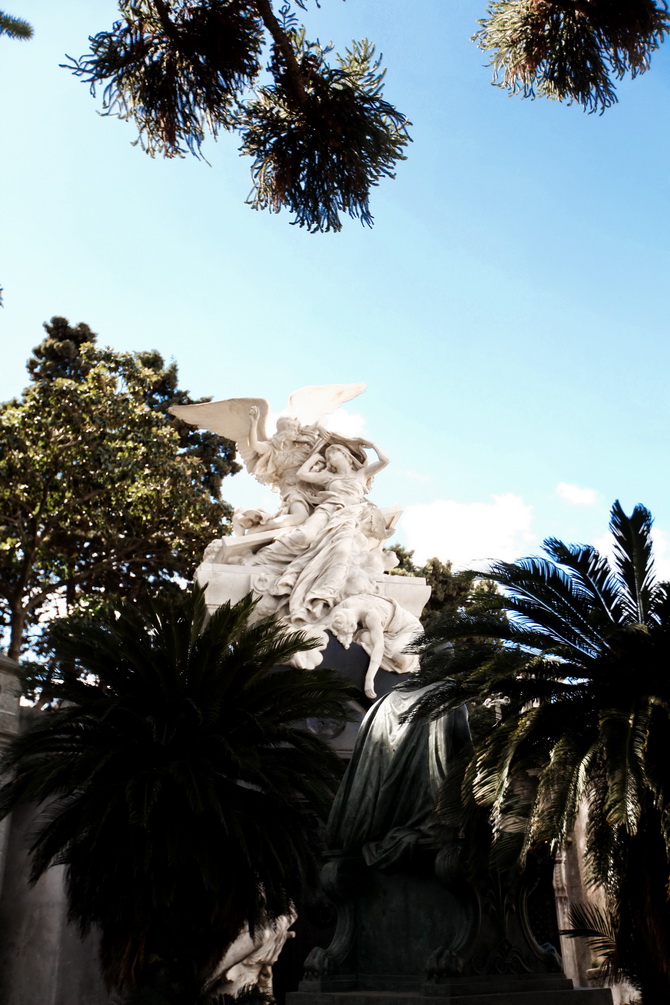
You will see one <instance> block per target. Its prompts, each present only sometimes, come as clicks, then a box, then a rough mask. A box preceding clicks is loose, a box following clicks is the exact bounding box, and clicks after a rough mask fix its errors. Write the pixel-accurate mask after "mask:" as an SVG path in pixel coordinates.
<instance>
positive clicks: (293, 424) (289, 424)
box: [277, 415, 300, 438]
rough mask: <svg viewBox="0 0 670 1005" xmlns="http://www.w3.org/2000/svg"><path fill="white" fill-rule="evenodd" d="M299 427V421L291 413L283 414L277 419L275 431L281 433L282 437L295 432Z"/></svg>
mask: <svg viewBox="0 0 670 1005" xmlns="http://www.w3.org/2000/svg"><path fill="white" fill-rule="evenodd" d="M299 429H300V423H299V422H298V420H297V419H296V418H294V417H293V416H292V415H283V416H282V417H281V419H277V433H281V435H282V438H283V437H285V436H286V435H287V434H291V435H293V434H295V433H297V432H298V430H299Z"/></svg>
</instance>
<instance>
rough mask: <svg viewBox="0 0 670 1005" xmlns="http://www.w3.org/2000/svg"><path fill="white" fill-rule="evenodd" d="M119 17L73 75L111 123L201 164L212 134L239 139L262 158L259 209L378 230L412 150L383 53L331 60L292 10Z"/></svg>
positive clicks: (182, 3)
mask: <svg viewBox="0 0 670 1005" xmlns="http://www.w3.org/2000/svg"><path fill="white" fill-rule="evenodd" d="M295 3H296V4H297V6H299V7H303V6H304V5H303V0H295ZM119 13H120V15H121V17H120V19H119V20H118V21H116V22H115V23H114V24H113V25H112V27H111V29H110V30H108V31H101V32H99V33H98V34H97V35H95V36H93V37H92V38H91V39H90V43H91V50H90V52H89V53H88V54H86V55H84V56H82V57H81V58H80V59H78V60H71V61H70V63H69V64H68V65H69V66H70V68H71V69H72V70H73V71H74V73H75V74H77V75H78V76H79V77H81V79H82V80H84V81H85V82H86V83H87V84H88V85H89V86H90V88H91V91H92V92H93V93H95V91H96V89H97V88H99V87H100V88H102V99H103V114H106V115H116V116H118V117H119V118H121V119H132V120H133V121H134V122H135V124H136V126H137V128H138V131H139V141H140V143H141V145H142V146H143V148H144V149H145V150H146V151H147V152H148V153H149V154H151V155H152V156H153V155H155V154H160V155H163V156H165V157H177V156H183V155H184V153H185V152H186V151H190V152H191V153H192V154H195V155H196V156H200V154H201V147H202V143H203V141H204V139H205V135H206V133H207V132H209V133H210V134H212V135H213V136H214V137H216V136H217V135H218V133H219V132H220V131H222V130H223V131H227V132H234V133H237V134H238V135H239V136H240V137H241V139H242V146H241V151H242V153H244V154H248V155H250V156H251V157H252V158H253V164H252V169H251V170H252V177H253V182H254V194H253V197H252V199H251V204H252V205H253V206H254V208H257V209H269V210H271V211H273V212H278V211H279V210H280V209H283V208H286V209H288V210H289V211H290V212H292V213H293V214H294V216H295V221H294V222H296V223H298V224H299V225H300V226H301V227H302V226H305V227H307V228H308V229H309V230H313V231H317V230H320V231H328V230H339V229H340V228H341V225H342V224H341V219H340V215H341V214H342V213H348V214H350V215H351V216H353V217H358V218H360V219H361V221H362V222H363V223H367V224H371V223H372V216H371V213H370V205H369V199H370V190H371V188H372V187H373V186H374V185H377V184H378V182H379V181H380V180H381V179H382V178H383V177H387V176H390V177H392V176H393V171H394V166H395V163H396V161H398V160H399V159H403V157H404V154H403V149H404V147H405V145H406V144H407V142H408V136H407V130H406V125H407V122H406V119H405V116H404V115H402V113H400V112H398V111H397V110H396V109H395V108H394V107H393V105H391V104H389V103H388V102H387V101H386V100H385V99H384V98H383V97H382V87H383V84H382V81H383V77H384V74H383V72H382V71H381V70H380V61H379V59H376V58H375V50H374V46H372V45H370V44H369V43H368V42H367V41H366V40H364V41H362V42H353V43H352V46H351V49H349V50H347V51H346V52H345V54H344V55H340V56H335V57H334V58H333V59H330V58H329V57H330V50H329V49H328V48H326V47H323V46H321V45H320V44H319V43H318V42H310V41H308V40H307V39H306V37H305V32H304V30H302V29H301V28H300V26H299V24H298V21H297V17H296V15H295V12H292V10H291V4H290V3H288V2H286V3H282V4H281V5H280V6H279V9H278V10H277V11H275V10H274V9H273V3H272V2H271V0H199V2H196V3H192V2H190V0H188V2H187V0H119ZM266 42H267V43H269V48H270V58H269V63H268V65H267V66H266V67H265V70H266V74H267V76H265V75H263V69H264V67H263V64H262V61H261V57H262V50H263V47H264V45H265V44H266Z"/></svg>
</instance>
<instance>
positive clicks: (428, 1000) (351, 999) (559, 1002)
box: [286, 988, 612, 1005]
mask: <svg viewBox="0 0 670 1005" xmlns="http://www.w3.org/2000/svg"><path fill="white" fill-rule="evenodd" d="M286 1005H612V992H611V991H610V990H609V989H607V988H571V989H564V990H541V989H540V988H533V990H525V991H512V990H510V991H500V992H489V991H486V990H483V989H482V991H480V992H476V993H475V994H466V995H462V994H459V993H456V994H451V993H449V994H447V995H440V996H437V995H435V996H433V995H431V996H430V997H426V996H424V995H418V994H416V993H412V992H407V991H400V992H389V991H340V992H328V991H323V992H317V993H313V992H309V991H294V992H292V993H291V994H288V995H287V996H286Z"/></svg>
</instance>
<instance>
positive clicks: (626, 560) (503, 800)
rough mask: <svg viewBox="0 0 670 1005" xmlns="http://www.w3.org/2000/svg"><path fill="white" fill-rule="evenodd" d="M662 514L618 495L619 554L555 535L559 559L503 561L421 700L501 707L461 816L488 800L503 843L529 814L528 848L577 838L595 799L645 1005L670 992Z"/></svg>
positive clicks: (668, 651)
mask: <svg viewBox="0 0 670 1005" xmlns="http://www.w3.org/2000/svg"><path fill="white" fill-rule="evenodd" d="M651 525H652V519H651V515H650V513H649V512H648V511H647V510H646V509H645V508H644V507H643V506H636V507H635V509H634V511H633V513H632V514H631V515H630V516H627V515H626V514H625V513H624V512H623V510H622V508H621V506H620V505H619V503H618V502H617V503H615V504H614V507H613V509H612V515H611V524H610V529H611V532H612V536H613V545H614V548H613V554H612V557H611V559H608V558H607V557H605V556H604V555H602V554H600V553H599V552H598V551H597V550H596V549H595V548H593V547H590V546H584V545H572V546H568V545H565V544H563V543H562V542H561V541H558V540H556V539H554V538H551V539H549V540H547V541H545V542H544V551H545V553H546V555H547V557H546V558H539V557H536V558H526V559H522V560H520V561H517V562H514V563H506V562H498V563H495V564H494V565H493V566H492V568H491V569H490V571H489V572H488V573H487V574H486V578H487V579H490V580H492V581H494V582H495V583H497V584H498V587H499V588H500V590H501V592H500V593H499V594H492V595H491V598H490V599H491V605H490V610H489V611H488V612H475V613H467V612H466V613H461V614H457V615H454V616H452V617H451V618H449V619H448V620H446V621H445V622H443V623H442V625H441V626H440V627H439V628H436V629H435V630H434V631H433V632H432V633H431V636H432V637H430V638H427V639H426V640H425V643H424V649H425V651H424V657H423V665H424V671H423V674H424V682H425V680H436V679H440V678H441V679H443V680H444V681H445V683H444V687H443V688H438V689H436V690H433V692H432V693H431V694H430V696H429V700H428V701H427V702H424V709H423V710H424V712H427V711H428V712H438V711H440V710H442V709H444V708H445V707H454V706H456V705H459V704H460V703H461V702H463V701H482V700H486V701H488V702H489V703H492V704H493V705H494V706H495V707H496V709H497V712H498V720H497V722H496V724H495V725H494V726H493V727H492V728H491V729H490V731H489V732H488V733H487V734H486V735H485V736H484V737H483V738H481V739H480V740H479V742H478V743H477V745H476V749H475V752H474V755H473V756H472V758H471V759H470V761H469V763H468V765H467V768H466V770H465V773H464V777H463V783H462V789H461V793H460V797H461V800H462V803H461V808H460V811H459V812H460V813H461V814H462V813H463V807H465V809H466V810H467V809H468V807H469V808H470V809H473V808H474V807H475V806H476V805H478V806H486V807H488V809H489V810H490V812H491V819H492V821H493V824H494V837H495V839H496V840H497V843H498V846H499V847H500V846H502V845H504V843H505V842H507V843H509V841H510V832H512V831H515V830H518V829H519V819H520V818H521V819H524V818H525V833H524V839H523V845H522V847H521V851H520V854H521V860H522V862H523V861H524V859H525V858H526V856H527V855H528V853H529V851H530V850H531V849H535V850H539V849H545V850H546V849H549V850H550V851H551V852H553V853H556V852H557V851H558V850H559V849H560V848H562V847H564V846H565V844H566V842H567V841H568V839H569V837H570V834H571V831H572V828H573V824H574V821H575V817H576V814H577V812H578V810H579V809H580V807H581V806H583V805H585V806H586V809H587V817H588V826H587V830H586V863H587V866H588V869H589V875H590V881H591V882H592V883H593V884H594V885H596V884H597V885H600V886H602V887H604V889H605V892H606V895H607V899H608V913H609V918H610V921H611V931H612V933H613V943H614V946H615V950H616V959H614V958H613V957H612V954H610V957H611V959H612V960H613V963H614V967H615V969H618V971H619V972H620V973H623V974H625V975H626V976H627V977H628V979H629V980H630V981H631V982H632V983H634V984H635V985H636V986H637V987H638V988H639V989H640V991H641V992H642V996H643V1001H644V1005H656V1003H661V1002H665V1003H667V1001H668V1000H670V906H669V903H668V881H669V880H670V864H669V863H670V806H669V802H668V801H669V798H670V721H669V713H670V584H669V583H662V582H658V581H657V580H656V578H655V575H654V567H653V557H652V542H651ZM445 642H450V643H452V644H453V645H452V646H445ZM528 772H530V775H531V777H536V778H537V784H536V787H535V788H534V789H530V790H529V787H528V784H527V783H524V781H523V779H524V778H526V779H527V778H528ZM529 792H530V794H529ZM520 796H523V798H520ZM524 800H525V805H524ZM449 805H450V807H451V810H452V812H453V808H454V803H453V800H452V801H451V803H450V804H449ZM594 934H595V932H594Z"/></svg>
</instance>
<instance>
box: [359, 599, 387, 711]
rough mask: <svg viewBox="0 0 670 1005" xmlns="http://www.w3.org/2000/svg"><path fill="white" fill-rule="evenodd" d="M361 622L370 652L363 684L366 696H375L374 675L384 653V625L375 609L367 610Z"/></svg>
mask: <svg viewBox="0 0 670 1005" xmlns="http://www.w3.org/2000/svg"><path fill="white" fill-rule="evenodd" d="M363 623H364V625H365V627H366V628H367V634H368V637H369V639H370V652H369V654H368V655H369V656H370V662H369V663H368V669H367V673H366V674H365V684H364V685H363V686H364V689H365V693H366V695H367V696H368V698H376V697H377V692H376V691H375V677H376V675H377V671H378V670H379V667H380V665H381V661H382V657H383V655H384V627H383V625H382V619H381V618H380V616H379V615H378V614H377V612H376V611H368V612H367V613H366V615H365V618H364V619H363Z"/></svg>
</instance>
